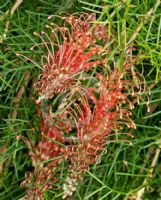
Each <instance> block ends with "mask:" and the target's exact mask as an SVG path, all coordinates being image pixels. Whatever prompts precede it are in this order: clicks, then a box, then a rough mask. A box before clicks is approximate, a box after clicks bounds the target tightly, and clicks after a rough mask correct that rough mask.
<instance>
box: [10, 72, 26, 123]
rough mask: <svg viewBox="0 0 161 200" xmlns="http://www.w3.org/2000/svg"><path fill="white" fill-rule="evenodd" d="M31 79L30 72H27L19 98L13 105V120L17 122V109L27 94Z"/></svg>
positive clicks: (15, 99) (16, 98)
mask: <svg viewBox="0 0 161 200" xmlns="http://www.w3.org/2000/svg"><path fill="white" fill-rule="evenodd" d="M29 77H30V72H27V73H26V74H25V76H24V85H22V86H21V87H20V89H19V91H18V93H17V96H16V97H15V98H14V99H13V101H12V103H13V104H14V110H13V112H12V120H13V121H15V119H16V117H17V108H18V107H19V104H20V101H21V99H22V96H23V94H24V92H25V86H26V85H27V84H28V81H29Z"/></svg>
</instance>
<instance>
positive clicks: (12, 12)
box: [0, 0, 23, 43]
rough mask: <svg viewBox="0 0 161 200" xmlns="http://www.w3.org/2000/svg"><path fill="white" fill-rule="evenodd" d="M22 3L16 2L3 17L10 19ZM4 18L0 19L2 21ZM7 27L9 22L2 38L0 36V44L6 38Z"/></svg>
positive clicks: (18, 0) (17, 0)
mask: <svg viewBox="0 0 161 200" xmlns="http://www.w3.org/2000/svg"><path fill="white" fill-rule="evenodd" d="M22 2H23V0H16V2H15V4H14V5H13V7H12V8H11V10H10V11H9V10H8V11H7V12H6V13H5V14H4V16H6V15H10V17H12V15H13V14H14V12H15V11H16V10H17V8H18V7H19V6H20V5H21V3H22ZM4 16H2V17H1V20H4ZM9 25H10V20H8V21H7V23H6V26H5V29H4V34H3V35H2V36H0V43H2V42H3V40H4V39H5V38H6V34H7V32H8V29H9Z"/></svg>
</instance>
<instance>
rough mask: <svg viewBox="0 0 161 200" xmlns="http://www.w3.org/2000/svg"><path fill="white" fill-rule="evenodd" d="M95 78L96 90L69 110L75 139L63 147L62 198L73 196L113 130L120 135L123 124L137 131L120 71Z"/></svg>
mask: <svg viewBox="0 0 161 200" xmlns="http://www.w3.org/2000/svg"><path fill="white" fill-rule="evenodd" d="M97 77H98V79H99V80H100V84H99V85H100V86H99V88H95V89H94V88H89V89H87V94H86V96H80V97H79V103H77V104H76V103H75V104H74V107H75V109H73V108H71V110H70V107H69V108H68V112H70V113H72V114H71V116H73V117H74V118H75V120H74V121H75V122H76V127H77V131H76V133H77V135H76V137H77V140H75V141H74V143H73V144H71V145H68V146H67V147H66V151H67V155H68V159H69V160H70V163H71V165H70V167H69V176H68V177H67V179H66V181H65V183H64V198H66V197H67V196H71V195H72V193H73V192H74V191H75V190H76V186H77V185H78V183H79V181H80V180H82V179H83V174H84V173H85V172H86V171H87V170H88V169H89V166H90V165H91V164H94V163H95V162H96V161H97V159H98V156H99V153H100V152H101V151H103V150H105V145H106V144H107V137H108V136H109V134H111V133H112V132H115V131H116V129H117V131H118V132H119V131H120V130H121V129H122V127H123V126H124V125H126V126H127V127H128V128H136V127H135V124H134V122H133V121H132V120H131V119H130V115H131V112H130V110H131V109H133V108H134V106H133V104H132V103H131V102H130V100H129V99H128V96H129V94H128V93H127V91H128V89H129V88H128V87H129V85H128V83H127V82H128V81H125V80H122V79H121V72H120V70H118V69H117V68H116V69H113V70H112V71H111V73H109V75H108V77H104V76H103V75H101V74H97ZM136 95H137V94H136ZM90 101H92V103H89V102H90ZM91 105H92V106H91ZM124 105H126V106H124Z"/></svg>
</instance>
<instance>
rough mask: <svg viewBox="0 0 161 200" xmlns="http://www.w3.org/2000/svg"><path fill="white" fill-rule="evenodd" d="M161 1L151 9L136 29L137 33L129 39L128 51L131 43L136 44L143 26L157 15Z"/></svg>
mask: <svg viewBox="0 0 161 200" xmlns="http://www.w3.org/2000/svg"><path fill="white" fill-rule="evenodd" d="M160 3H161V1H160V0H157V1H156V3H155V5H154V7H153V8H151V9H150V10H149V11H148V12H147V13H146V15H145V17H144V18H143V19H142V20H141V22H140V24H139V25H138V27H137V28H136V31H135V32H134V33H133V34H132V36H131V38H130V39H129V41H128V43H127V47H126V49H128V47H129V46H130V45H131V43H133V42H134V40H135V38H136V37H137V35H138V33H139V32H140V30H141V29H142V27H143V25H144V24H145V23H146V22H147V19H148V17H150V16H151V15H152V14H154V13H155V11H156V9H157V7H158V6H159V5H160Z"/></svg>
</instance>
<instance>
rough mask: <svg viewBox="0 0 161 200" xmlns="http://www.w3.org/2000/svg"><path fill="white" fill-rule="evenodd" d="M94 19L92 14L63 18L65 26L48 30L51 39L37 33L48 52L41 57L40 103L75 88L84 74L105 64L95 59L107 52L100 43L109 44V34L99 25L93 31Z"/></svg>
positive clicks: (37, 86) (53, 26)
mask: <svg viewBox="0 0 161 200" xmlns="http://www.w3.org/2000/svg"><path fill="white" fill-rule="evenodd" d="M94 19H95V15H93V14H84V15H81V16H76V15H70V16H67V17H62V18H61V20H62V26H58V25H57V24H55V23H52V22H51V23H50V24H49V25H47V26H46V27H47V28H48V29H49V30H50V36H49V34H47V33H46V32H42V34H41V35H39V34H38V33H35V35H37V36H39V37H40V38H41V40H42V43H43V44H44V45H45V46H46V48H47V55H46V56H44V55H43V56H42V65H43V71H42V73H41V76H40V80H39V81H38V83H37V84H36V89H37V91H38V92H39V100H38V102H39V101H42V100H43V99H50V98H52V97H53V96H54V94H57V93H59V92H63V91H65V90H66V89H68V88H72V87H74V86H75V84H76V81H77V80H78V79H79V76H80V74H82V72H85V71H88V70H91V68H92V67H95V66H97V65H98V64H100V63H101V62H103V59H96V57H97V56H98V54H101V52H102V51H104V52H105V49H104V50H103V48H102V45H100V41H102V42H103V43H105V42H107V41H108V38H107V34H106V32H107V30H106V27H105V26H103V25H100V24H96V25H95V27H93V28H92V25H91V20H94ZM43 35H44V36H45V37H43ZM46 40H47V41H46ZM107 52H108V49H107V48H106V53H107ZM44 58H45V59H46V62H45V63H44Z"/></svg>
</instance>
